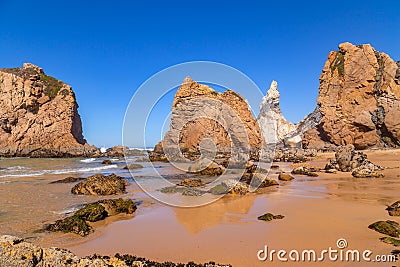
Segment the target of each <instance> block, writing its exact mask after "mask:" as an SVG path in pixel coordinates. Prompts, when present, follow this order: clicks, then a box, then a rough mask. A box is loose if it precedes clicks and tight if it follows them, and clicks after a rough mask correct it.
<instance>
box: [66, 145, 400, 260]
mask: <svg viewBox="0 0 400 267" xmlns="http://www.w3.org/2000/svg"><path fill="white" fill-rule="evenodd" d="M367 154H368V156H369V158H370V160H371V161H373V162H374V163H377V164H380V165H382V166H385V167H389V169H386V170H384V171H383V173H384V174H385V177H384V178H381V179H356V178H353V177H352V176H351V174H349V173H338V174H325V173H320V177H317V178H309V177H304V176H296V179H295V180H294V181H292V182H281V186H279V188H278V189H272V188H270V189H265V190H263V191H264V192H262V193H258V194H250V195H246V196H243V197H238V196H227V197H224V198H223V199H220V200H218V201H217V202H215V203H212V204H210V205H207V206H203V207H198V208H174V207H169V206H165V205H162V204H159V203H154V204H153V205H149V206H147V207H143V208H139V210H138V212H137V214H136V215H135V217H134V218H132V219H130V220H125V221H118V222H115V223H112V224H109V225H107V226H105V227H101V228H100V229H98V234H97V235H96V236H92V237H89V239H87V241H85V242H78V243H74V242H72V243H69V244H66V243H64V247H67V248H68V249H70V250H71V251H72V252H74V253H77V254H78V255H79V256H84V255H88V254H93V253H100V254H108V255H110V254H114V253H117V252H119V253H129V254H135V255H140V256H143V257H147V258H150V259H154V260H157V261H175V262H187V261H190V260H194V261H196V262H208V261H210V260H213V261H216V262H220V263H231V264H233V266H279V265H283V264H286V265H287V264H288V263H280V262H278V261H277V260H276V259H275V260H274V261H273V262H272V263H271V262H269V260H267V261H265V262H260V261H259V260H258V259H257V252H258V251H259V250H260V249H262V248H264V246H265V245H268V247H269V248H270V249H275V250H279V249H285V250H287V251H290V250H292V249H297V250H299V251H302V250H303V249H314V250H316V251H321V250H323V249H328V248H329V247H332V248H333V249H337V246H336V241H337V240H338V239H339V238H344V239H346V240H347V243H348V247H347V249H358V250H360V251H363V250H366V249H369V250H372V251H373V253H374V254H373V255H377V254H382V255H388V254H390V252H391V251H392V250H394V249H395V247H393V246H391V245H388V244H385V243H383V242H380V241H379V240H378V238H379V237H381V236H383V235H381V234H379V233H377V232H374V231H372V230H370V229H368V225H369V224H371V223H373V222H375V221H378V220H395V221H400V220H399V219H398V218H396V217H390V216H389V215H388V214H387V212H386V211H385V207H386V205H388V204H391V203H392V202H394V201H397V200H399V199H400V195H399V192H400V191H399V190H400V183H399V179H400V178H399V169H398V167H399V166H400V162H399V161H398V159H399V155H400V151H398V150H388V151H370V152H367ZM329 157H333V154H322V155H319V156H318V157H317V158H316V159H315V160H314V161H311V162H308V163H306V164H309V165H311V166H317V167H318V166H319V167H323V166H324V165H325V163H326V161H327V158H329ZM283 165H284V164H283ZM266 212H271V213H274V214H282V215H284V216H285V218H284V219H283V220H275V221H272V222H264V221H259V220H257V217H258V216H259V215H262V214H264V213H266ZM80 241H81V240H80ZM293 264H294V263H290V265H293ZM366 264H367V266H395V264H390V263H365V262H360V263H356V262H349V263H346V262H335V263H333V262H329V261H327V260H326V261H325V262H322V263H317V265H318V266H366ZM297 265H298V266H310V265H313V266H315V263H302V262H300V263H298V264H297Z"/></svg>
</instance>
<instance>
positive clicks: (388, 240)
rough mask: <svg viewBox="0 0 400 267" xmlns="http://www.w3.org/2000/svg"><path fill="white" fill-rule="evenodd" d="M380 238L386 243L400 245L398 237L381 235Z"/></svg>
mask: <svg viewBox="0 0 400 267" xmlns="http://www.w3.org/2000/svg"><path fill="white" fill-rule="evenodd" d="M379 240H381V241H382V242H384V243H387V244H391V245H393V246H395V247H400V240H399V239H396V238H393V237H381V238H379Z"/></svg>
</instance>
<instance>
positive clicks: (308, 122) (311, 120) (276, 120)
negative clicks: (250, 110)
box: [257, 81, 321, 147]
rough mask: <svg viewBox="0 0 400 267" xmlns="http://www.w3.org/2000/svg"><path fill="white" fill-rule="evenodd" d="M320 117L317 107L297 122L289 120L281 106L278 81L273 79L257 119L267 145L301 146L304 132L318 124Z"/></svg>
mask: <svg viewBox="0 0 400 267" xmlns="http://www.w3.org/2000/svg"><path fill="white" fill-rule="evenodd" d="M320 117H321V116H320V113H319V109H318V108H316V109H315V110H314V111H313V112H312V113H311V114H309V115H308V116H306V117H305V118H304V119H303V120H301V121H300V122H298V123H296V124H293V123H291V122H289V121H287V120H286V118H285V117H284V116H283V114H282V112H281V108H280V93H279V91H278V83H277V82H276V81H272V83H271V86H270V88H269V90H268V92H267V95H266V96H264V97H263V99H262V102H261V104H260V114H259V116H258V118H257V121H258V123H259V125H260V128H261V131H262V134H263V137H264V141H265V143H266V144H267V145H268V144H277V145H278V146H281V145H285V146H288V147H299V146H301V141H302V138H303V133H304V132H305V131H307V130H309V129H311V128H313V127H314V126H316V125H317V124H318V123H319V120H320Z"/></svg>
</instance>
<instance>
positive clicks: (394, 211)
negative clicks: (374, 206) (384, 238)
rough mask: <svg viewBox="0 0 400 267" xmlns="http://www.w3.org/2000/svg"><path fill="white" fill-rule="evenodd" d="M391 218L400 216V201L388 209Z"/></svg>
mask: <svg viewBox="0 0 400 267" xmlns="http://www.w3.org/2000/svg"><path fill="white" fill-rule="evenodd" d="M386 210H387V211H388V213H389V215H390V216H400V200H399V201H396V202H394V203H393V204H392V205H390V206H388V207H387V208H386Z"/></svg>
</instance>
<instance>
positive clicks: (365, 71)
mask: <svg viewBox="0 0 400 267" xmlns="http://www.w3.org/2000/svg"><path fill="white" fill-rule="evenodd" d="M399 67H400V62H397V63H396V62H395V61H393V60H392V59H391V58H390V57H389V56H388V55H387V54H385V53H381V52H378V51H376V50H375V49H374V48H373V47H372V46H371V45H369V44H366V45H358V46H355V45H352V44H350V43H343V44H340V45H339V51H334V52H331V53H330V54H329V56H328V60H327V61H326V63H325V66H324V68H323V70H322V74H321V77H320V86H319V97H318V101H317V102H318V107H319V110H320V112H321V115H322V118H321V121H320V123H319V124H318V125H317V126H316V127H314V128H312V129H311V130H309V131H307V132H306V133H305V134H304V139H303V146H304V147H306V148H317V149H324V148H326V147H329V146H332V145H334V146H339V145H353V146H354V147H355V148H356V149H366V148H372V147H378V148H382V147H398V146H400V68H399Z"/></svg>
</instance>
